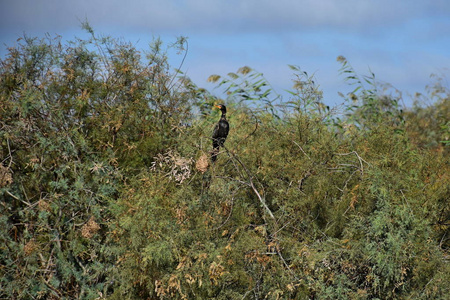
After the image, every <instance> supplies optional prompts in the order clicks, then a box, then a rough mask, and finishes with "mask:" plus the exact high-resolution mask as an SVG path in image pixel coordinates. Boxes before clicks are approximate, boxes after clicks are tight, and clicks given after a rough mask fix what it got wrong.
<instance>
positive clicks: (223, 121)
mask: <svg viewBox="0 0 450 300" xmlns="http://www.w3.org/2000/svg"><path fill="white" fill-rule="evenodd" d="M214 106H215V107H217V108H219V109H220V111H221V112H222V116H221V117H220V120H219V122H218V123H217V124H216V126H215V127H214V131H213V134H212V142H213V151H212V153H211V161H212V162H215V161H216V159H217V155H218V154H219V148H220V147H223V143H225V140H226V139H227V136H228V132H229V131H230V124H229V123H228V121H227V117H226V114H227V108H226V107H225V105H223V104H219V105H214Z"/></svg>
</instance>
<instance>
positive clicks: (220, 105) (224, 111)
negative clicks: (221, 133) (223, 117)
mask: <svg viewBox="0 0 450 300" xmlns="http://www.w3.org/2000/svg"><path fill="white" fill-rule="evenodd" d="M214 106H215V107H217V108H218V109H220V110H221V111H222V113H223V114H225V113H226V112H227V108H226V107H225V105H223V104H219V105H214Z"/></svg>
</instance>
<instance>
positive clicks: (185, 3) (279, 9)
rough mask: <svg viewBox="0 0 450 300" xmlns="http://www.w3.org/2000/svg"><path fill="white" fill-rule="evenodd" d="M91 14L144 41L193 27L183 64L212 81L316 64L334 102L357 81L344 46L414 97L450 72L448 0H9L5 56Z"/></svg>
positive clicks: (278, 81) (284, 78)
mask: <svg viewBox="0 0 450 300" xmlns="http://www.w3.org/2000/svg"><path fill="white" fill-rule="evenodd" d="M85 19H87V20H88V21H89V23H90V24H91V26H92V27H93V28H94V30H95V31H96V32H97V33H99V34H102V35H112V36H114V37H118V38H123V39H124V40H127V41H130V42H132V43H134V44H136V46H137V47H138V48H142V49H144V48H147V47H148V43H149V42H150V41H151V40H152V38H153V37H155V36H159V37H161V38H162V39H163V40H164V41H166V42H168V43H170V42H173V41H174V40H175V38H176V37H177V36H186V37H188V42H189V53H188V56H187V58H186V61H185V63H184V65H183V67H182V70H183V71H184V72H186V73H187V75H188V76H189V77H190V78H191V79H192V80H193V81H194V82H195V83H196V84H197V85H199V86H202V87H207V88H208V87H212V86H210V85H209V84H208V83H207V82H206V79H207V78H208V76H209V75H211V74H219V75H225V74H227V73H228V72H234V71H236V70H237V69H238V68H239V67H242V66H245V65H248V66H250V67H252V68H254V69H256V70H258V71H260V72H262V73H264V75H265V77H266V78H267V79H268V80H269V81H270V82H271V83H272V85H273V86H274V87H275V89H276V90H277V91H278V92H280V93H282V91H283V89H288V88H290V87H291V85H292V84H291V79H292V73H291V72H290V70H289V68H288V67H287V65H288V64H292V65H297V66H300V67H301V68H302V69H303V70H305V71H307V72H308V73H314V74H315V77H316V81H317V82H318V83H319V84H320V86H321V88H322V89H323V91H324V96H325V102H326V103H327V104H330V105H333V104H338V103H340V102H342V100H341V98H340V97H339V96H338V95H337V92H338V91H341V92H346V91H348V90H349V87H348V86H347V85H346V83H345V82H344V80H343V77H342V76H340V75H339V72H338V70H339V68H340V65H339V63H338V62H336V57H337V56H339V55H343V56H345V57H346V58H347V59H348V60H349V62H350V63H351V64H352V66H353V67H354V68H355V69H356V70H357V71H358V72H359V73H360V74H362V75H364V74H368V72H369V68H370V70H371V71H373V72H374V73H375V74H376V77H377V78H378V80H380V81H381V82H386V83H390V84H392V85H393V86H394V87H395V88H397V89H399V90H401V91H402V92H403V96H404V98H405V102H408V98H409V97H410V95H413V94H414V93H415V92H424V88H425V86H426V85H428V84H431V83H432V82H433V80H432V79H430V75H431V74H438V75H439V76H443V77H445V78H446V80H447V83H448V82H450V1H449V0H273V1H268V0H240V1H238V0H173V1H171V0H127V1H124V0H77V1H75V0H0V45H1V48H0V57H4V55H5V54H6V50H5V49H6V46H5V45H7V46H13V45H14V44H15V42H16V40H17V38H19V37H20V36H23V34H24V33H26V34H27V35H29V36H39V37H42V36H43V35H44V34H45V33H49V34H51V35H55V34H59V35H62V36H63V38H65V39H72V38H73V37H75V36H77V37H82V36H83V31H82V30H81V27H80V24H81V21H83V20H85ZM180 60H181V58H179V57H173V58H172V61H173V62H172V64H173V66H174V67H177V66H178V63H179V61H180Z"/></svg>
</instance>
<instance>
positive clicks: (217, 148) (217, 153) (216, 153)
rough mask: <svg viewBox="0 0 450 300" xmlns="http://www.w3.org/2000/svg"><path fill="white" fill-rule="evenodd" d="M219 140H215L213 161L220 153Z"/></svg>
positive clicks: (212, 153)
mask: <svg viewBox="0 0 450 300" xmlns="http://www.w3.org/2000/svg"><path fill="white" fill-rule="evenodd" d="M219 148H220V145H219V141H217V140H214V141H213V149H212V151H211V161H212V162H213V163H214V162H215V161H216V160H217V155H219Z"/></svg>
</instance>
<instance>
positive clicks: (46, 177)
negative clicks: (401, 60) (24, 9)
mask: <svg viewBox="0 0 450 300" xmlns="http://www.w3.org/2000/svg"><path fill="white" fill-rule="evenodd" d="M84 27H85V29H86V30H87V31H88V32H90V33H91V38H90V39H88V40H76V41H73V42H67V43H66V45H63V44H62V42H61V40H60V38H55V39H51V38H47V39H44V40H37V39H32V38H24V39H23V40H22V41H21V42H20V44H19V46H18V47H17V48H10V49H9V54H8V55H7V57H6V58H5V59H4V60H2V61H1V73H0V74H1V75H0V86H1V88H0V101H1V102H0V103H1V106H0V128H1V131H0V137H1V139H0V141H1V148H0V151H1V152H0V153H1V156H2V164H1V167H0V192H1V194H2V199H1V206H0V209H1V217H0V222H1V225H2V226H1V228H0V230H1V235H0V236H1V240H2V245H4V246H2V251H1V254H0V262H1V269H0V272H1V276H2V279H1V281H0V287H1V289H0V290H1V292H0V294H1V297H3V298H12V299H30V298H37V299H39V298H41V299H42V298H44V299H47V298H48V299H52V298H54V299H60V298H64V299H71V298H83V299H85V298H86V299H143V298H146V299H147V298H148V299H243V298H248V299H250V298H251V299H263V298H264V299H265V298H267V299H411V298H414V299H445V296H446V295H447V294H448V287H447V285H446V282H447V281H448V279H449V278H448V274H449V267H448V249H449V243H448V237H447V235H448V218H449V209H448V207H449V206H448V199H449V188H448V187H450V177H449V175H448V174H450V172H449V171H450V170H449V167H448V166H449V164H448V157H447V156H446V155H445V153H446V152H448V149H447V148H446V147H447V144H446V142H445V141H446V135H445V134H446V131H445V128H446V127H445V112H446V110H445V109H446V107H447V106H446V105H445V104H444V103H446V102H445V101H443V100H442V101H438V102H436V104H435V105H434V106H431V107H429V108H427V109H422V108H420V109H419V108H418V106H416V107H415V108H413V109H411V110H407V111H406V112H405V111H404V110H403V109H401V108H400V107H399V105H398V103H399V101H400V100H401V99H398V98H395V97H394V98H392V97H391V98H389V97H386V96H383V95H381V94H380V93H379V91H378V90H376V87H375V83H374V75H372V76H369V77H363V78H365V79H367V80H366V81H363V80H361V79H359V76H358V75H357V74H356V72H355V71H354V70H353V69H352V68H351V67H350V66H349V64H348V62H347V60H345V59H344V58H340V61H341V62H342V63H343V69H342V70H343V73H344V74H346V75H348V76H349V77H348V79H349V80H354V83H355V85H356V87H355V89H354V91H353V92H352V93H351V94H350V95H346V96H344V97H347V98H349V100H351V103H350V104H348V105H347V110H346V115H344V116H340V119H338V118H337V117H335V116H334V115H333V109H330V108H329V107H327V106H326V105H324V104H323V102H322V101H323V99H322V93H321V91H320V89H319V87H318V86H317V85H316V84H315V80H314V78H313V77H311V76H309V75H308V74H307V73H306V72H304V71H302V70H301V69H300V68H298V67H295V66H291V70H292V71H293V72H294V77H293V78H294V82H293V83H294V88H293V89H292V90H291V91H290V93H289V94H290V97H291V98H290V99H289V100H288V101H284V100H283V99H282V98H281V96H279V95H278V94H276V93H275V92H274V91H273V89H272V88H271V87H270V84H269V83H268V82H267V81H266V80H265V79H264V77H263V76H262V74H260V73H258V72H257V71H255V70H252V69H251V68H249V67H244V68H241V69H239V70H238V71H237V72H235V73H230V74H229V75H228V76H227V77H221V76H219V75H214V76H211V77H210V81H212V82H217V84H218V86H219V87H223V88H224V89H225V91H226V92H228V94H227V95H228V97H229V98H228V99H227V100H226V102H227V103H226V104H227V106H228V110H229V113H228V120H229V122H230V124H231V130H230V135H229V137H228V139H227V141H226V143H225V147H223V148H221V151H220V154H219V156H218V160H217V162H216V163H214V164H212V163H211V162H210V161H209V159H208V158H209V156H210V151H211V140H210V134H211V130H212V128H213V126H214V123H215V122H217V119H218V117H219V115H218V112H214V111H212V110H211V105H212V104H213V103H216V102H218V101H222V100H219V99H217V98H216V97H214V96H212V95H210V94H209V93H208V92H207V91H205V90H203V89H201V88H198V87H197V86H196V85H195V84H194V83H192V82H190V81H189V80H188V79H187V78H185V77H181V78H180V77H177V76H178V75H179V72H178V71H176V72H175V73H173V72H171V71H170V67H169V62H168V57H167V56H166V55H165V53H166V52H164V50H163V48H162V44H161V42H160V41H159V40H156V41H155V43H154V44H153V46H152V47H151V48H150V51H149V52H148V53H146V54H145V57H143V55H142V53H141V52H139V51H137V50H136V49H135V48H134V47H133V46H132V45H130V44H126V43H121V42H119V41H117V40H114V39H112V38H107V37H106V38H99V37H97V36H96V35H95V34H94V32H93V31H92V29H91V28H90V27H89V25H88V24H84ZM185 43H186V41H185V39H183V38H181V39H180V40H179V41H178V43H175V44H174V45H173V46H174V47H178V49H179V50H181V51H183V50H184V45H185ZM372 79H373V80H372ZM362 82H366V83H367V84H369V87H364V86H363V83H362ZM175 83H176V84H175ZM439 95H441V96H440V97H441V98H442V99H444V96H442V95H443V94H442V93H440V94H439ZM352 99H353V100H352ZM425 115H426V116H428V115H434V116H444V117H439V118H440V119H439V118H438V119H439V121H437V122H435V123H433V122H431V123H429V124H428V123H425V125H424V126H422V125H420V124H421V123H417V122H415V121H414V120H417V119H418V118H422V116H425ZM443 122H444V123H443ZM415 124H419V125H418V126H415ZM429 132H436V133H437V134H436V135H435V136H434V137H432V138H430V137H428V136H427V135H428V133H429ZM431 141H433V142H431ZM436 143H440V144H439V145H438V147H437V148H436V145H437V144H436ZM436 149H438V151H436Z"/></svg>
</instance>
